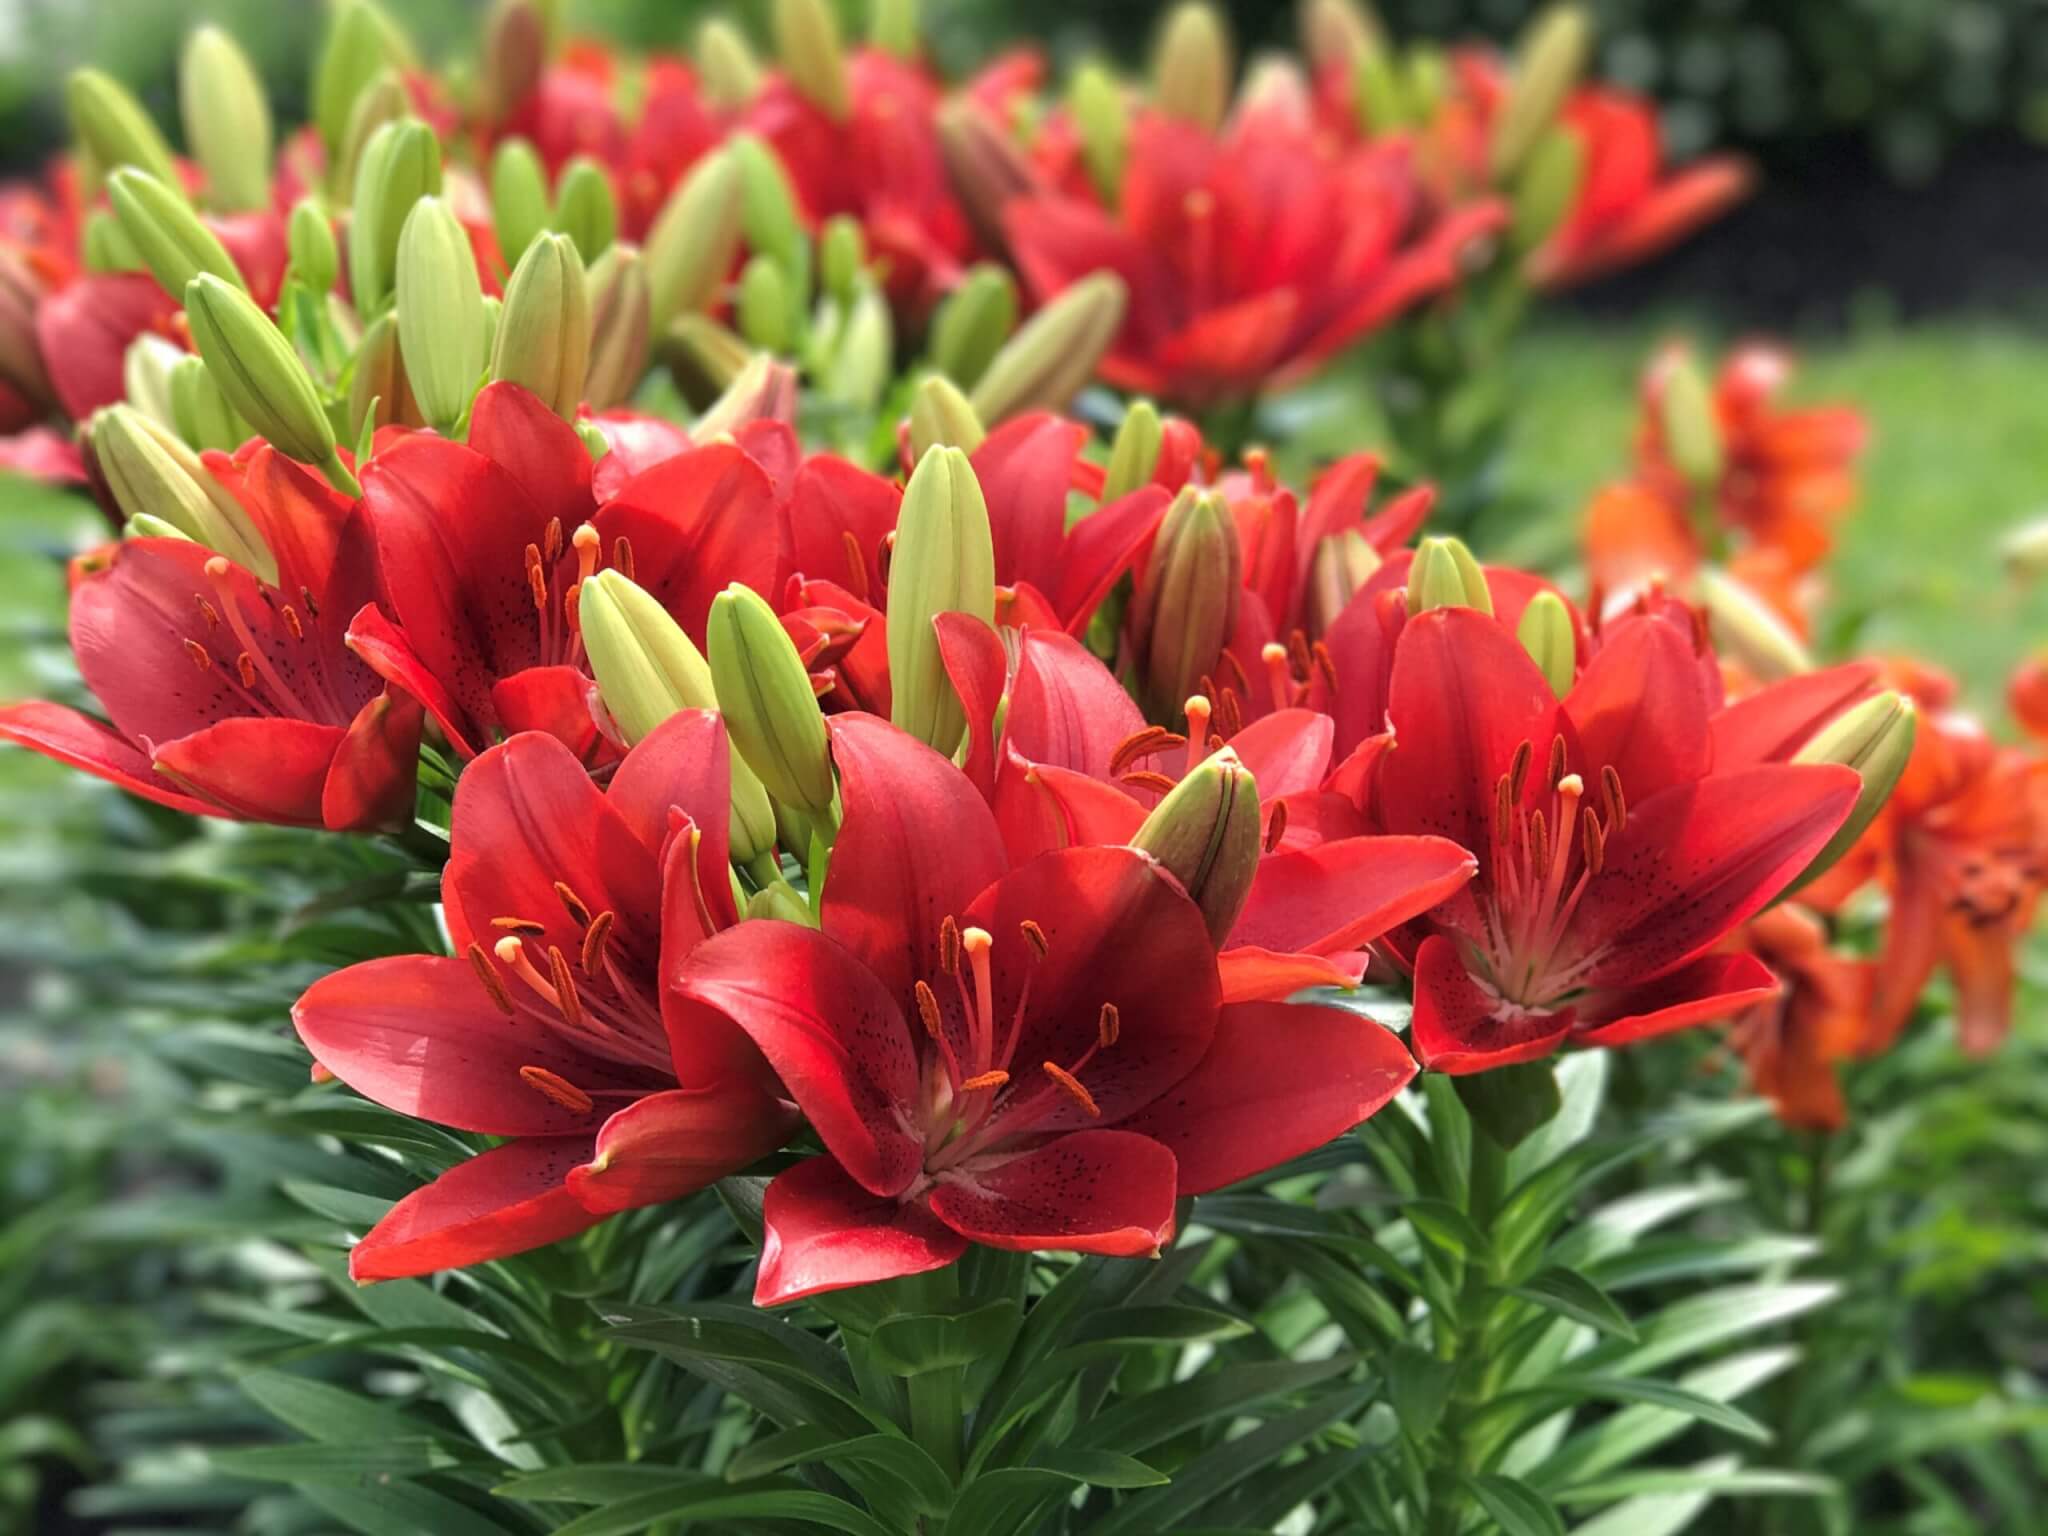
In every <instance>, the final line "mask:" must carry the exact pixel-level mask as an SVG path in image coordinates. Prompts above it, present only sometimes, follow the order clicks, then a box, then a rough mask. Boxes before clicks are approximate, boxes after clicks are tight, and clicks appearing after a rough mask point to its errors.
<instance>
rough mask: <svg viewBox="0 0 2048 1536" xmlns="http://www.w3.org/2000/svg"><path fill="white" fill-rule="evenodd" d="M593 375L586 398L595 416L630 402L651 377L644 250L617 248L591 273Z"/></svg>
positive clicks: (585, 386) (589, 375) (587, 380)
mask: <svg viewBox="0 0 2048 1536" xmlns="http://www.w3.org/2000/svg"><path fill="white" fill-rule="evenodd" d="M589 288H590V371H589V372H588V373H587V374H585V375H584V380H583V398H584V399H585V400H586V401H588V402H589V404H590V408H591V409H592V410H594V411H603V410H609V409H610V408H611V407H612V406H615V405H619V404H621V403H623V402H624V401H626V400H627V399H629V398H631V396H632V393H633V391H634V390H636V389H638V388H639V387H640V381H641V379H643V378H644V377H646V374H647V351H648V347H649V345H650V342H651V335H650V331H649V325H648V313H649V306H650V303H651V299H650V297H649V291H648V286H647V264H646V262H644V261H642V260H641V258H640V248H639V247H638V246H634V245H623V244H614V245H612V246H611V248H610V249H608V250H607V251H606V252H605V253H604V254H603V255H602V256H600V257H598V259H597V265H595V266H594V267H592V268H591V269H590V278H589Z"/></svg>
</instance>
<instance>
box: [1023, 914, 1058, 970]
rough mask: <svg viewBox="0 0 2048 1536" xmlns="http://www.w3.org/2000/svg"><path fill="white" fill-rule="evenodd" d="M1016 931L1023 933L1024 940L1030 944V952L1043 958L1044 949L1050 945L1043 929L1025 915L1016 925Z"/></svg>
mask: <svg viewBox="0 0 2048 1536" xmlns="http://www.w3.org/2000/svg"><path fill="white" fill-rule="evenodd" d="M1017 931H1018V932H1019V933H1021V934H1023V935H1024V942H1025V943H1026V944H1029V945H1030V946H1031V950H1032V953H1034V954H1035V955H1037V956H1038V958H1039V959H1041V960H1043V959H1044V958H1045V956H1046V951H1047V950H1049V949H1050V948H1051V947H1052V946H1051V945H1050V944H1048V943H1047V942H1046V937H1045V930H1044V929H1043V928H1041V927H1039V926H1038V924H1036V923H1034V922H1033V921H1032V920H1031V919H1030V918H1028V917H1027V918H1025V919H1024V921H1023V922H1021V923H1019V924H1018V925H1017Z"/></svg>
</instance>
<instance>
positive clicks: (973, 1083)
mask: <svg viewBox="0 0 2048 1536" xmlns="http://www.w3.org/2000/svg"><path fill="white" fill-rule="evenodd" d="M1009 1080H1010V1074H1009V1073H1007V1072H1003V1071H1000V1070H999V1071H995V1072H983V1073H980V1074H978V1075H977V1076H974V1077H970V1078H968V1079H967V1081H966V1082H964V1083H962V1084H961V1085H960V1091H961V1092H962V1093H980V1092H981V1091H982V1090H983V1089H984V1088H1000V1087H1002V1086H1003V1084H1005V1083H1007V1082H1008V1081H1009Z"/></svg>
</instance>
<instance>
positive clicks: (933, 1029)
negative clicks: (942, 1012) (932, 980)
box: [914, 981, 939, 1040]
mask: <svg viewBox="0 0 2048 1536" xmlns="http://www.w3.org/2000/svg"><path fill="white" fill-rule="evenodd" d="M914 990H915V991H916V993H917V1016H918V1017H919V1018H920V1019H922V1020H924V1032H925V1033H926V1034H928V1035H930V1036H931V1037H932V1038H933V1039H934V1040H936V1039H938V1038H939V999H938V994H936V993H935V992H933V991H932V989H931V986H930V984H929V983H927V982H923V981H920V982H919V983H918V984H917V986H916V987H915V988H914Z"/></svg>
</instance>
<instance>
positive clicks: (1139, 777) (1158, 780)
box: [1117, 768, 1173, 795]
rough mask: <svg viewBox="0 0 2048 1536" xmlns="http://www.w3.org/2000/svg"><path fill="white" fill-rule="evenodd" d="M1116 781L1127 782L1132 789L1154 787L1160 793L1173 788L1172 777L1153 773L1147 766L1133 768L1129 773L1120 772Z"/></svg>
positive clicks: (1165, 792)
mask: <svg viewBox="0 0 2048 1536" xmlns="http://www.w3.org/2000/svg"><path fill="white" fill-rule="evenodd" d="M1117 783H1119V784H1127V785H1129V786H1130V787H1131V788H1132V789H1154V790H1157V791H1158V792H1159V793H1160V794H1162V795H1164V794H1169V793H1171V792H1172V790H1173V780H1172V779H1170V778H1168V777H1167V776H1166V775H1165V774H1163V773H1154V772H1153V771H1152V770H1151V769H1149V768H1133V769H1132V770H1131V771H1130V772H1129V773H1126V774H1120V775H1118V777H1117Z"/></svg>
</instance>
